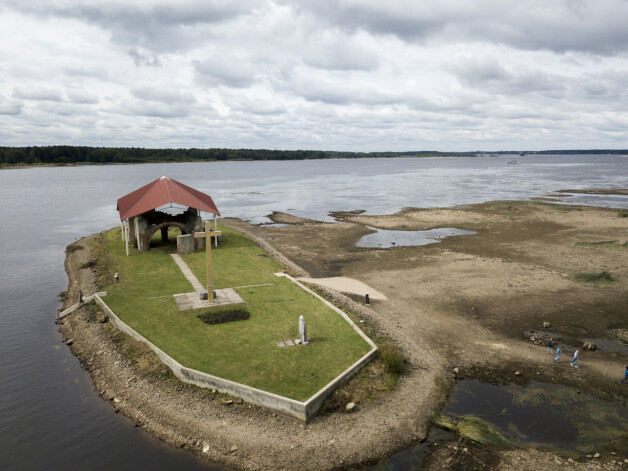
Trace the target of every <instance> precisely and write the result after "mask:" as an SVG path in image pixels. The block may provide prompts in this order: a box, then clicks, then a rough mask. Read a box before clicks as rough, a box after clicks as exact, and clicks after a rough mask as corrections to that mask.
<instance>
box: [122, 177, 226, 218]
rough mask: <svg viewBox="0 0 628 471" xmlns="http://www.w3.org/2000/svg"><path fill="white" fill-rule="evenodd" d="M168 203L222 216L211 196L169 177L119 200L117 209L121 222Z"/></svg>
mask: <svg viewBox="0 0 628 471" xmlns="http://www.w3.org/2000/svg"><path fill="white" fill-rule="evenodd" d="M168 203H177V204H181V205H183V206H188V207H190V208H195V209H200V210H201V211H206V212H208V213H213V214H217V215H219V216H220V212H219V211H218V208H216V205H215V204H214V201H213V200H212V198H211V196H209V195H206V194H205V193H201V192H200V191H198V190H195V189H194V188H191V187H189V186H187V185H184V184H183V183H179V182H178V181H176V180H172V179H171V178H168V177H161V178H158V179H157V180H155V181H152V182H150V183H149V184H147V185H144V186H143V187H141V188H138V189H137V190H135V191H133V192H131V193H129V194H128V195H125V196H123V197H122V198H118V207H117V209H118V211H119V212H120V220H121V221H124V220H125V219H129V218H131V217H133V216H137V215H138V214H142V213H145V212H147V211H150V210H152V209H155V208H159V207H160V206H163V205H164V204H168Z"/></svg>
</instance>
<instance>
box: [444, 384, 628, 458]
mask: <svg viewBox="0 0 628 471" xmlns="http://www.w3.org/2000/svg"><path fill="white" fill-rule="evenodd" d="M443 413H444V414H446V415H454V416H456V415H457V416H460V415H466V414H472V415H476V416H478V417H480V418H482V419H484V420H486V421H488V422H491V423H492V424H493V425H495V426H496V427H497V428H498V429H499V431H500V432H501V433H502V434H503V435H504V436H505V437H507V438H508V439H510V440H513V441H516V442H519V443H525V444H530V445H535V446H550V447H556V448H562V449H568V450H574V451H577V452H580V453H587V452H590V451H592V450H595V449H598V448H600V447H603V446H605V445H608V444H609V442H612V441H614V440H623V441H624V442H626V441H627V438H626V436H625V435H624V437H623V438H622V437H621V435H622V433H623V434H625V433H626V427H627V424H628V408H627V407H626V406H625V405H623V404H622V403H620V402H606V401H602V400H600V399H597V398H595V397H593V396H591V395H590V394H586V393H584V392H580V391H578V390H576V389H573V388H570V387H567V386H561V385H556V384H545V383H538V382H535V381H532V382H530V383H529V384H528V385H527V386H525V387H523V386H518V385H516V384H506V385H495V384H488V383H482V382H480V381H477V380H465V381H460V382H458V383H457V384H456V387H455V388H454V391H453V393H452V395H451V400H450V404H449V405H448V406H447V407H446V408H445V410H444V411H443ZM624 446H628V443H625V444H624Z"/></svg>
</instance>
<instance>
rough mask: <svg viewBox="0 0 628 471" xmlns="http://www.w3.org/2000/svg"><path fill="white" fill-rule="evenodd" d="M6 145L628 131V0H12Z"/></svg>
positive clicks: (532, 143) (613, 138) (482, 138)
mask: <svg viewBox="0 0 628 471" xmlns="http://www.w3.org/2000/svg"><path fill="white" fill-rule="evenodd" d="M0 38H1V40H0V145H10V146H23V145H49V144H50V145H52V144H72V145H93V146H139V147H202V148H207V147H229V148H242V147H245V148H270V149H323V150H352V151H383V150H399V151H402V150H443V151H459V150H460V151H462V150H477V149H480V150H500V149H503V150H518V149H527V150H540V149H557V148H562V149H576V148H628V1H627V0H591V1H589V0H528V1H517V2H514V1H508V0H501V1H497V0H495V1H492V0H464V1H462V0H456V1H453V0H421V1H415V0H337V1H331V0H292V1H290V0H286V1H283V0H275V1H265V0H254V1H253V0H202V1H192V0H162V1H149V0H141V1H138V0H90V1H76V0H74V1H73V0H19V1H16V0H0Z"/></svg>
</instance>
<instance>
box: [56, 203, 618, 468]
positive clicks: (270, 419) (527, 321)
mask: <svg viewBox="0 0 628 471" xmlns="http://www.w3.org/2000/svg"><path fill="white" fill-rule="evenodd" d="M334 216H335V217H336V218H337V220H338V222H336V223H320V222H317V221H310V220H304V219H302V218H294V217H288V215H281V214H274V215H273V216H272V217H273V219H274V220H276V221H277V222H282V223H283V224H285V225H282V226H281V227H274V226H272V225H267V226H251V225H249V224H246V223H244V222H242V221H239V220H228V219H227V220H224V219H223V223H224V224H226V225H228V226H230V227H233V228H234V229H237V230H240V231H242V232H244V233H245V234H247V235H248V236H249V237H251V238H253V239H254V240H255V241H256V242H258V243H259V244H260V245H262V246H263V248H265V249H266V250H268V251H269V253H270V254H271V255H272V256H276V257H277V258H278V259H280V260H281V261H282V263H284V264H285V265H287V266H288V269H289V270H290V271H291V272H292V273H293V274H295V275H297V276H305V277H310V278H332V277H346V278H352V279H355V280H358V281H360V282H362V283H364V284H366V285H367V286H369V287H372V288H373V289H374V290H376V291H377V292H378V293H381V294H383V295H384V296H385V298H386V300H384V299H372V300H371V303H370V305H368V306H366V305H364V302H363V299H362V297H361V296H360V297H359V296H355V295H351V294H350V293H349V294H347V295H343V294H341V293H340V292H336V291H335V290H333V287H332V288H329V287H327V288H324V289H325V290H327V292H328V293H330V294H331V295H332V296H333V298H334V300H335V301H336V302H338V303H340V304H342V305H344V306H345V307H347V308H348V309H351V310H352V311H353V312H355V313H356V314H357V315H358V316H360V317H361V318H364V319H365V320H367V321H369V322H371V323H373V324H374V325H375V326H376V327H377V329H379V330H380V331H381V332H382V333H384V334H385V335H386V336H387V337H389V338H391V339H393V340H394V341H395V342H396V343H397V344H398V345H399V346H400V347H401V349H402V351H403V353H404V354H405V356H406V357H407V358H408V360H409V363H410V370H409V372H408V373H407V374H406V375H404V376H403V377H401V379H400V380H399V382H398V384H397V386H396V387H395V388H394V389H393V390H392V391H391V392H390V393H389V394H388V395H387V396H386V397H385V398H384V399H381V400H377V401H372V402H369V403H365V404H358V408H357V411H356V412H354V413H351V414H345V413H331V414H326V415H320V416H318V417H316V418H315V419H314V420H313V421H312V422H311V423H308V424H307V425H305V424H301V423H298V422H296V421H294V420H292V419H288V418H285V417H281V416H277V415H275V414H272V413H270V412H268V411H265V410H264V409H259V408H256V407H249V406H248V405H247V404H238V401H234V402H233V403H229V401H228V400H227V399H226V398H223V397H221V396H220V395H217V394H212V392H211V391H203V390H199V389H198V388H193V387H188V386H186V385H182V384H181V383H179V382H178V381H176V380H174V379H172V378H170V377H168V375H164V374H161V373H160V368H159V366H158V365H155V364H153V363H151V362H150V361H146V362H144V364H143V362H142V361H129V360H128V359H127V357H126V356H125V355H124V352H123V351H121V349H120V346H119V342H118V343H116V342H115V338H114V337H115V335H116V334H115V332H113V331H112V329H111V328H110V326H109V325H108V323H106V322H105V323H100V322H98V321H96V320H95V319H96V317H95V316H97V314H94V313H91V312H89V308H83V309H82V310H81V311H79V312H77V313H76V314H73V315H71V316H68V317H67V318H66V319H65V320H64V321H63V323H62V325H61V327H60V328H61V330H62V332H63V333H64V335H65V336H66V337H67V338H72V339H73V340H74V341H73V343H72V345H71V347H70V348H72V350H73V351H74V353H75V354H76V355H77V356H78V357H79V358H80V359H81V360H82V361H83V363H84V364H85V365H86V368H87V369H88V370H89V371H90V373H91V374H92V378H93V380H94V383H95V389H96V390H97V391H98V392H99V393H100V394H101V395H102V396H103V398H104V399H106V400H110V401H111V402H112V406H113V407H114V409H115V410H116V411H119V412H121V413H124V414H125V415H127V416H129V417H130V418H131V419H132V420H134V421H135V422H136V423H138V424H139V425H140V426H142V427H143V428H145V429H146V430H147V431H149V432H150V433H152V434H154V435H156V436H158V437H160V438H162V439H163V440H165V441H167V442H169V443H171V444H173V445H175V446H179V447H184V448H187V449H189V450H190V451H192V452H194V453H197V454H198V455H199V456H203V457H205V458H207V459H208V460H210V461H214V462H220V463H224V464H227V465H229V466H233V467H235V468H239V469H334V468H349V467H352V466H357V465H359V464H363V463H367V462H374V461H376V460H378V459H380V458H382V457H383V456H386V455H387V454H390V453H392V452H394V451H397V450H400V449H402V448H404V447H407V446H409V445H411V444H412V443H416V442H417V441H418V440H420V439H422V438H425V436H426V434H427V430H428V427H429V420H430V417H431V416H433V415H434V414H436V413H438V411H439V410H440V408H441V407H442V404H443V402H442V401H443V391H442V389H441V388H439V387H438V386H437V385H436V383H437V382H441V384H442V383H444V384H448V385H451V384H452V383H453V382H454V380H455V379H456V378H459V379H460V378H480V379H485V380H491V381H498V382H509V381H517V382H523V383H525V382H526V381H529V380H535V381H544V382H553V383H560V384H565V385H569V386H574V387H577V388H578V389H582V390H586V391H587V392H590V393H592V394H594V395H596V396H598V397H602V398H607V399H613V400H622V401H626V398H627V397H628V387H627V386H626V385H620V384H619V382H618V380H619V379H620V378H621V377H622V374H623V370H624V368H625V366H626V364H628V356H627V355H624V354H622V353H615V352H612V351H609V350H604V349H599V350H596V351H593V352H582V353H581V356H580V363H579V366H580V368H579V369H577V370H576V369H574V368H571V367H570V366H569V362H568V361H563V362H562V363H560V364H557V363H555V362H553V361H552V357H551V356H550V355H548V354H547V353H545V347H544V346H540V345H536V344H534V343H531V342H530V340H529V335H528V334H526V332H527V331H529V330H530V329H536V330H550V331H552V332H554V333H556V334H558V337H559V339H560V340H559V341H560V342H561V344H562V345H564V346H565V347H566V350H567V351H568V352H569V351H571V350H573V349H575V348H576V347H581V343H580V339H582V338H594V339H603V340H607V341H610V342H615V341H617V338H616V335H617V329H626V328H628V315H627V314H626V305H628V248H627V245H628V244H626V242H627V241H626V237H627V234H628V218H626V217H621V214H620V212H618V211H617V210H610V209H602V208H590V207H569V206H561V205H553V204H546V203H540V202H488V203H484V204H480V205H473V206H465V207H457V208H450V209H406V210H404V211H402V212H400V213H397V214H393V215H381V216H374V215H365V214H359V212H352V213H344V214H341V213H337V214H335V215H334ZM367 225H368V226H370V227H374V228H379V229H395V230H425V229H432V228H437V227H456V228H459V229H465V230H470V231H475V232H476V233H477V234H476V235H469V236H458V237H450V238H446V239H444V240H443V241H442V242H440V243H437V244H431V245H424V246H420V247H394V248H390V249H378V248H371V249H365V248H358V247H356V245H355V243H356V242H357V240H358V239H359V238H360V237H361V236H362V235H365V234H367V233H369V232H371V229H368V228H367V227H366V226H367ZM77 244H79V245H81V246H82V247H84V248H83V249H81V250H74V251H68V257H67V260H66V268H67V270H68V273H69V277H70V286H69V295H70V297H71V298H72V297H75V293H76V292H77V290H78V289H79V287H82V289H83V291H84V292H86V293H88V292H91V290H92V289H95V288H96V285H97V282H96V280H95V278H94V276H93V274H91V275H90V273H91V270H89V269H86V268H80V267H82V266H83V265H84V264H85V263H86V262H88V261H89V260H90V254H89V243H88V241H86V240H82V241H79V242H78V243H77ZM602 273H606V274H607V276H606V275H605V276H604V277H601V278H598V279H596V278H595V277H593V278H591V277H589V278H587V277H582V276H579V275H583V274H589V275H596V274H602ZM590 279H593V280H597V281H590ZM337 288H338V290H339V291H342V286H341V285H339V286H338V287H337ZM545 322H547V323H549V327H545V328H544V327H543V325H544V323H545ZM546 325H547V324H546ZM147 356H148V354H147ZM565 356H566V357H567V356H568V355H565ZM565 360H566V358H565ZM147 365H148V366H147ZM151 365H152V366H151ZM454 368H458V370H457V371H458V373H457V374H456V373H454ZM516 371H518V372H519V373H520V374H519V375H517V376H515V374H514V373H515V372H516ZM469 449H470V454H473V453H477V454H478V456H482V462H483V463H486V464H487V469H490V468H493V469H503V468H509V469H515V468H514V467H513V466H515V467H519V468H518V469H523V468H526V469H536V467H537V466H540V467H541V466H542V467H544V466H546V465H547V464H550V463H551V462H552V461H553V460H554V459H555V456H554V455H553V454H552V453H551V452H539V451H526V450H518V451H508V452H499V451H491V452H490V459H486V456H484V455H486V453H487V452H486V450H482V449H481V448H478V447H469ZM601 451H602V455H603V456H610V455H606V454H605V450H601ZM610 451H614V452H615V453H617V455H613V456H614V458H613V459H612V460H611V459H610V458H609V459H604V460H602V461H600V460H598V461H588V462H586V463H576V464H577V466H578V468H580V469H615V466H616V467H617V469H619V467H620V466H621V465H620V464H619V462H621V461H622V460H623V459H628V452H626V450H625V449H624V450H619V449H618V450H608V452H609V453H610ZM622 453H623V454H625V455H626V456H622ZM433 456H434V457H438V456H440V457H442V458H443V460H447V459H449V458H452V457H451V456H449V455H448V451H447V449H441V450H438V451H436V452H434V453H433ZM452 459H453V460H454V461H455V460H456V459H458V458H456V457H453V458H452ZM461 459H462V458H461ZM464 459H469V460H472V457H471V458H469V457H468V456H467V458H464ZM443 460H441V459H440V458H439V459H435V460H432V461H430V460H429V459H428V462H427V463H426V466H429V467H431V468H430V469H441V468H440V467H439V464H438V463H439V462H443ZM513 463H514V464H513ZM442 469H445V468H442Z"/></svg>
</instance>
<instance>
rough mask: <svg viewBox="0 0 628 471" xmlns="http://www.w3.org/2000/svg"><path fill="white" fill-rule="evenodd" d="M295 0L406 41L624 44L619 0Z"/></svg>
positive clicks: (617, 47)
mask: <svg viewBox="0 0 628 471" xmlns="http://www.w3.org/2000/svg"><path fill="white" fill-rule="evenodd" d="M282 3H283V4H294V3H295V2H294V1H291V0H286V1H284V2H282ZM298 5H299V8H300V9H302V10H305V11H309V12H311V13H312V14H314V15H316V16H317V17H319V18H320V19H321V20H322V21H325V22H326V23H328V24H330V25H333V26H334V27H339V28H343V29H345V30H348V31H355V30H363V31H368V32H370V33H372V34H389V35H394V36H397V37H400V38H403V39H404V40H406V41H427V40H432V39H438V40H457V41H480V42H482V41H487V42H499V43H503V44H508V45H510V46H513V47H517V48H522V49H532V50H539V49H547V50H552V51H555V52H565V51H586V52H592V53H598V54H605V55H611V54H615V53H617V52H619V51H626V50H628V29H627V28H626V27H625V19H626V18H628V2H626V1H625V0H604V1H590V0H576V1H574V0H555V1H552V2H546V1H544V0H530V1H527V2H519V3H513V2H495V1H494V0H475V1H468V2H462V3H461V2H459V1H455V0H441V1H438V2H435V1H433V2H429V1H428V2H413V3H408V2H407V1H404V0H390V1H387V2H381V1H379V0H360V1H358V0H319V1H317V2H310V1H309V0H301V1H299V2H298Z"/></svg>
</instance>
